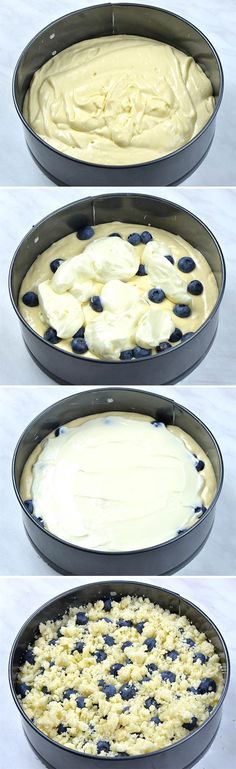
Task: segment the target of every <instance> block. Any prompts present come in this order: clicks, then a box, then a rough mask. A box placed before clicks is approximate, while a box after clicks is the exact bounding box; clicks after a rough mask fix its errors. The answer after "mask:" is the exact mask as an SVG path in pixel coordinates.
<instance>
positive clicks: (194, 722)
mask: <svg viewBox="0 0 236 769" xmlns="http://www.w3.org/2000/svg"><path fill="white" fill-rule="evenodd" d="M195 726H197V718H195V716H193V717H192V718H191V721H187V722H185V723H184V724H183V727H184V729H187V730H188V732H191V731H192V729H195Z"/></svg>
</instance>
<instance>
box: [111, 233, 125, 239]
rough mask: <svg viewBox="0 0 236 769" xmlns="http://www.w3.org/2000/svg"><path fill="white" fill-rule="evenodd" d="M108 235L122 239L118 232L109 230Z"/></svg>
mask: <svg viewBox="0 0 236 769" xmlns="http://www.w3.org/2000/svg"><path fill="white" fill-rule="evenodd" d="M108 237H109V238H121V239H122V235H120V233H119V232H111V233H110V235H109V236H108Z"/></svg>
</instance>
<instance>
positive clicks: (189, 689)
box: [187, 686, 197, 694]
mask: <svg viewBox="0 0 236 769" xmlns="http://www.w3.org/2000/svg"><path fill="white" fill-rule="evenodd" d="M187 692H190V693H191V694H197V689H195V688H194V686H189V687H188V689H187Z"/></svg>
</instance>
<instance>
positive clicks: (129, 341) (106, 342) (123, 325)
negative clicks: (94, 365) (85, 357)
mask: <svg viewBox="0 0 236 769" xmlns="http://www.w3.org/2000/svg"><path fill="white" fill-rule="evenodd" d="M135 327H136V323H135V318H132V317H131V315H129V314H128V313H123V314H115V315H114V314H113V313H111V312H109V311H108V310H104V311H103V312H102V313H101V314H99V315H97V316H96V317H95V318H92V320H90V322H89V323H88V324H87V325H86V329H85V334H84V338H85V341H86V343H87V345H88V348H89V350H90V351H91V353H92V354H93V355H96V357H101V358H106V359H107V360H112V359H114V360H119V357H120V351H121V350H128V349H130V348H131V347H133V346H134V341H135Z"/></svg>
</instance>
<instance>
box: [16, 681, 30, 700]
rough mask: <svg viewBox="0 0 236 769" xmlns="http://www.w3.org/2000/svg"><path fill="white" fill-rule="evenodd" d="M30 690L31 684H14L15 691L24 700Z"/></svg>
mask: <svg viewBox="0 0 236 769" xmlns="http://www.w3.org/2000/svg"><path fill="white" fill-rule="evenodd" d="M30 690H31V686H28V685H27V684H16V693H17V694H19V695H20V697H21V699H22V700H24V698H25V697H26V695H27V694H28V692H30Z"/></svg>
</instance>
